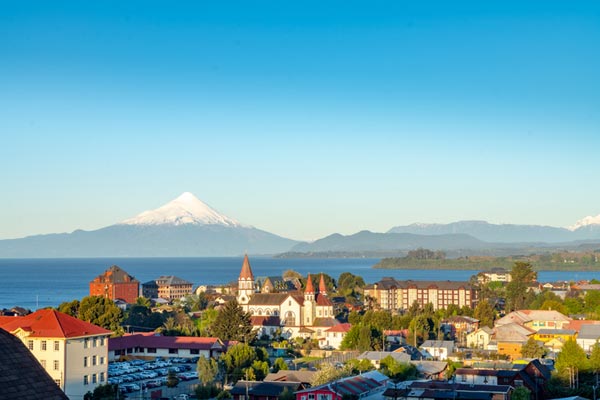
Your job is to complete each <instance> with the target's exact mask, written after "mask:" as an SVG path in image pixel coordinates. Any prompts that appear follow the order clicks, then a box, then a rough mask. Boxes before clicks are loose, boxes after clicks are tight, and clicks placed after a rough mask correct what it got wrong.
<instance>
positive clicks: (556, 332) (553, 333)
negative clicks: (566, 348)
mask: <svg viewBox="0 0 600 400" xmlns="http://www.w3.org/2000/svg"><path fill="white" fill-rule="evenodd" d="M576 337H577V332H576V331H574V330H571V329H540V330H539V331H537V332H536V333H534V334H533V338H534V339H535V340H537V341H539V342H544V344H545V343H547V342H549V341H551V340H554V339H561V340H562V342H563V343H564V342H566V341H567V340H568V339H575V338H576Z"/></svg>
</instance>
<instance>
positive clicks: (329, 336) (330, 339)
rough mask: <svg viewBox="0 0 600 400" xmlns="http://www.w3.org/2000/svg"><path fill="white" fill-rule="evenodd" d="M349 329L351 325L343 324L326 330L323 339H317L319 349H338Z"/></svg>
mask: <svg viewBox="0 0 600 400" xmlns="http://www.w3.org/2000/svg"><path fill="white" fill-rule="evenodd" d="M350 328H352V325H351V324H349V323H343V324H337V325H335V326H332V327H331V328H329V329H327V330H326V331H325V332H324V333H323V337H321V338H319V347H321V348H322V349H339V348H340V345H341V344H342V340H344V336H346V334H347V333H348V331H349V330H350Z"/></svg>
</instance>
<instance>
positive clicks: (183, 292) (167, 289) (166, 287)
mask: <svg viewBox="0 0 600 400" xmlns="http://www.w3.org/2000/svg"><path fill="white" fill-rule="evenodd" d="M156 285H157V286H158V297H160V298H161V299H165V300H177V299H181V298H182V297H185V296H188V295H190V294H192V286H193V284H192V282H188V281H186V280H184V279H181V278H178V277H176V276H172V275H170V276H160V277H158V278H157V279H156Z"/></svg>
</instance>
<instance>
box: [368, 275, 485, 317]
mask: <svg viewBox="0 0 600 400" xmlns="http://www.w3.org/2000/svg"><path fill="white" fill-rule="evenodd" d="M364 295H365V297H367V296H368V297H369V298H371V299H373V300H374V301H375V302H376V303H377V305H379V307H380V308H381V309H383V310H390V311H397V310H407V309H408V308H409V307H410V306H411V305H412V304H413V303H414V302H417V303H418V304H419V306H420V307H424V306H425V305H427V304H429V303H431V304H432V305H433V308H434V309H435V310H437V309H443V308H446V307H448V306H449V305H451V304H454V305H456V306H458V307H464V306H468V307H475V304H476V302H477V291H476V290H475V288H474V287H473V286H472V285H471V284H470V283H469V282H459V281H412V280H408V281H398V280H396V279H394V278H391V277H385V278H382V279H381V280H380V281H379V282H377V283H375V284H373V285H372V286H367V287H365V289H364Z"/></svg>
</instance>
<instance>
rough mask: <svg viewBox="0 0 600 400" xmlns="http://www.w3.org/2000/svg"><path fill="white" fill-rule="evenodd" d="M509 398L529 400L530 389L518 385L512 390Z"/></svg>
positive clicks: (512, 399)
mask: <svg viewBox="0 0 600 400" xmlns="http://www.w3.org/2000/svg"><path fill="white" fill-rule="evenodd" d="M510 398H511V400H529V399H531V391H530V390H529V389H527V388H526V387H525V386H519V387H517V388H515V390H513V392H512V395H511V396H510Z"/></svg>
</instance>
